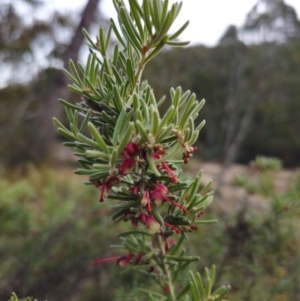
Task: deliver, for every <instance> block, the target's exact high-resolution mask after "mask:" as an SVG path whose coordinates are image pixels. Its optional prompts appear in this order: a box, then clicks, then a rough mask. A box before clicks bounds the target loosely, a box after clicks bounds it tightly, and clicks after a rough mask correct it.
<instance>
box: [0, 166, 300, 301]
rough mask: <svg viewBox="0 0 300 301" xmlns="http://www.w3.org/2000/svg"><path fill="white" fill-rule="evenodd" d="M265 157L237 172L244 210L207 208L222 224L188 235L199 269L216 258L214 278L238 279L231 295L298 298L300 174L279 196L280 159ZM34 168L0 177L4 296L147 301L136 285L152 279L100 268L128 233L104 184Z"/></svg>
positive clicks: (0, 276) (1, 292) (252, 300)
mask: <svg viewBox="0 0 300 301" xmlns="http://www.w3.org/2000/svg"><path fill="white" fill-rule="evenodd" d="M268 162H270V161H268ZM276 162H277V161H276ZM276 162H275V163H276ZM263 164H264V166H263V167H261V166H258V165H257V164H256V165H252V166H253V168H252V169H251V171H250V173H249V174H248V175H246V176H244V175H238V177H237V178H236V184H237V185H239V186H242V187H244V189H245V198H243V200H241V202H238V205H237V208H233V209H232V211H231V213H230V214H229V215H228V213H224V212H221V211H218V210H217V211H216V210H214V209H211V210H210V211H208V212H205V214H206V215H208V216H207V217H208V218H209V217H213V218H216V217H218V218H219V220H220V222H218V223H217V224H214V225H208V226H207V227H199V231H197V233H195V235H192V236H191V239H190V241H189V242H188V244H189V246H188V247H189V248H190V249H191V253H192V254H194V255H200V256H201V261H200V263H199V265H198V266H195V267H194V268H195V269H198V270H199V271H203V268H204V267H206V266H211V265H212V264H213V263H216V262H218V279H217V280H218V281H217V282H218V283H216V285H219V284H220V283H230V284H231V285H232V287H233V289H232V290H231V291H230V294H229V297H228V298H229V299H230V300H232V301H239V300H249V301H255V300H257V298H259V299H260V300H284V301H285V300H298V299H299V297H300V289H299V273H300V255H299V252H298V250H299V248H300V240H299V216H300V204H299V200H300V173H299V172H298V173H297V174H296V175H295V177H294V179H293V180H292V181H291V183H290V186H289V187H288V188H287V189H286V190H285V191H284V192H282V193H277V192H276V189H275V186H274V185H275V184H274V182H273V176H274V173H275V171H274V168H276V167H278V165H276V164H277V163H276V164H274V163H272V162H271V163H270V164H269V163H268V164H265V163H264V162H263ZM270 166H271V167H270ZM27 174H28V176H27V177H26V178H14V179H13V180H7V179H3V178H2V179H1V180H0V189H1V191H2V193H1V195H0V207H1V208H0V215H1V216H0V219H1V230H2V231H1V233H0V254H1V258H5V259H6V260H5V261H1V263H0V271H1V272H0V287H1V290H0V300H8V299H9V298H10V296H11V292H12V291H14V292H16V293H17V294H18V296H34V298H36V299H38V300H45V299H47V300H48V301H51V300H59V301H79V300H89V301H93V300H95V301H96V300H97V301H98V300H108V301H109V300H112V301H116V300H122V301H126V300H128V301H129V300H136V301H140V300H144V298H145V296H144V295H143V293H141V292H139V291H137V290H135V289H134V287H137V285H136V283H137V282H139V283H140V282H142V283H143V284H142V286H144V287H145V288H150V287H151V286H153V285H155V284H154V283H152V281H151V280H150V279H149V277H145V278H144V279H142V278H141V277H140V276H139V277H138V278H139V279H137V277H136V275H134V273H131V271H127V272H125V273H120V271H119V270H118V268H117V266H116V264H113V263H110V264H106V265H101V266H99V267H93V265H92V263H93V261H95V260H97V259H99V258H102V257H109V256H114V255H119V253H118V250H116V249H110V247H109V245H110V244H116V243H117V242H118V240H119V239H118V238H117V237H116V233H118V232H119V231H120V230H121V231H124V230H125V229H124V228H122V229H121V228H120V227H124V224H123V225H121V224H118V223H114V222H112V221H111V220H110V219H109V215H110V209H109V207H110V203H109V202H105V203H104V204H101V207H100V205H99V203H98V202H97V200H98V198H99V191H98V189H96V188H94V187H91V186H84V185H83V184H82V183H81V179H78V178H77V176H75V175H73V174H72V171H71V170H66V169H58V170H56V171H54V170H53V171H49V170H47V169H42V170H39V171H38V170H36V169H35V168H33V167H32V166H29V167H27ZM254 193H255V194H259V195H262V196H263V197H264V200H263V202H265V204H269V206H270V207H269V208H268V209H267V210H264V211H263V212H259V211H257V210H256V209H255V208H253V206H252V205H251V203H249V202H248V201H247V196H248V195H249V194H252V195H253V194H254ZM103 205H104V207H103ZM231 207H232V205H231ZM129 226H130V225H129ZM128 291H130V293H128ZM145 300H146V299H145Z"/></svg>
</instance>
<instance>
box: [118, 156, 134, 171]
mask: <svg viewBox="0 0 300 301" xmlns="http://www.w3.org/2000/svg"><path fill="white" fill-rule="evenodd" d="M133 166H134V158H128V159H126V158H125V159H124V160H123V162H122V163H121V166H120V168H119V172H120V174H122V175H126V174H128V173H130V172H131V170H132V168H133Z"/></svg>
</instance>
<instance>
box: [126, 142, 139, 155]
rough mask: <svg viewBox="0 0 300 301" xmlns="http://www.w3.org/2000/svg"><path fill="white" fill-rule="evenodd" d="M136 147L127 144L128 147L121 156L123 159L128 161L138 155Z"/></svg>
mask: <svg viewBox="0 0 300 301" xmlns="http://www.w3.org/2000/svg"><path fill="white" fill-rule="evenodd" d="M138 151H139V149H138V147H137V145H136V144H135V143H133V142H130V143H128V145H127V146H126V147H125V149H124V151H123V156H124V158H125V159H130V158H133V157H135V156H136V155H137V154H138Z"/></svg>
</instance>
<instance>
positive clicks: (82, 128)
mask: <svg viewBox="0 0 300 301" xmlns="http://www.w3.org/2000/svg"><path fill="white" fill-rule="evenodd" d="M91 112H92V111H91V110H88V111H87V112H86V115H85V117H84V119H83V121H82V123H81V126H80V128H79V132H80V133H81V132H82V131H83V130H84V129H85V127H86V125H87V123H88V121H89V120H90V117H91Z"/></svg>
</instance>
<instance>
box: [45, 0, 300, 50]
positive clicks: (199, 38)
mask: <svg viewBox="0 0 300 301" xmlns="http://www.w3.org/2000/svg"><path fill="white" fill-rule="evenodd" d="M49 2H50V3H52V4H51V5H53V6H54V7H56V8H58V9H61V10H63V9H68V10H69V9H70V8H73V9H75V10H78V9H82V8H83V5H85V3H86V0H50V1H49ZM170 2H171V3H173V2H176V1H175V0H170ZM285 2H286V3H287V4H289V5H291V6H293V7H294V8H295V9H296V11H297V14H298V18H299V16H300V0H286V1H285ZM256 3H257V0H183V8H182V12H181V14H180V15H179V17H178V21H177V23H176V24H175V25H174V29H176V27H177V26H180V25H181V24H182V23H183V22H185V21H186V20H190V25H189V27H188V28H187V29H186V31H185V32H184V33H183V34H182V36H181V38H182V39H184V40H189V41H191V42H192V43H193V44H194V43H202V44H205V45H209V46H212V45H214V44H216V43H217V42H218V40H219V38H220V37H221V35H222V34H223V33H224V30H225V29H226V27H227V26H228V25H230V24H234V25H237V26H240V25H242V24H243V22H244V20H245V17H246V14H247V13H248V12H249V11H250V9H251V8H252V7H253V6H254V5H255V4H256ZM101 9H102V11H103V13H104V14H105V15H106V16H109V17H115V14H114V7H113V4H112V0H102V1H101ZM176 25H177V26H176Z"/></svg>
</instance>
